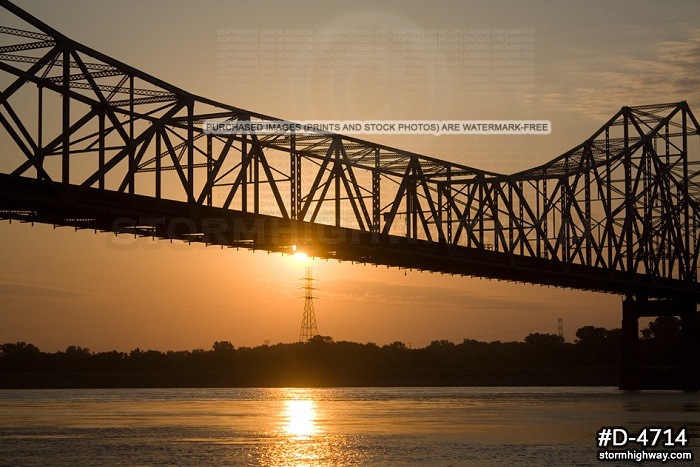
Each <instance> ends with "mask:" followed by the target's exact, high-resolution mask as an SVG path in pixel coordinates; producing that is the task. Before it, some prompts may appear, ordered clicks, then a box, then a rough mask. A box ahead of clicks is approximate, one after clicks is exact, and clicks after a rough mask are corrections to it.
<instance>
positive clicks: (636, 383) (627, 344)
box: [620, 296, 642, 389]
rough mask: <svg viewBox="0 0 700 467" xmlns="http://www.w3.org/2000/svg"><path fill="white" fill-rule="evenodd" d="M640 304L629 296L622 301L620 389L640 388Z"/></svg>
mask: <svg viewBox="0 0 700 467" xmlns="http://www.w3.org/2000/svg"><path fill="white" fill-rule="evenodd" d="M639 318H640V313H639V306H638V302H637V300H635V299H634V298H633V297H632V296H627V297H626V298H625V300H624V301H623V302H622V368H621V369H620V389H639V388H640V385H641V379H642V378H641V365H640V361H639Z"/></svg>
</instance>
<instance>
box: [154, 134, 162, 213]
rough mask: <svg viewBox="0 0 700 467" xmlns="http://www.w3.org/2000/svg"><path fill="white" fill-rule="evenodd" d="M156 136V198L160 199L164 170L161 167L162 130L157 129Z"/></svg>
mask: <svg viewBox="0 0 700 467" xmlns="http://www.w3.org/2000/svg"><path fill="white" fill-rule="evenodd" d="M155 138H156V199H160V198H161V197H162V186H161V182H162V177H163V170H162V168H161V160H162V157H161V154H162V152H161V151H162V149H161V144H160V142H161V136H160V131H156V134H155Z"/></svg>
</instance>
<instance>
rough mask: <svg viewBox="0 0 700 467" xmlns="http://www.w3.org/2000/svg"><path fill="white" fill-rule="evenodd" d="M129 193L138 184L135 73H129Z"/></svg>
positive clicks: (132, 191)
mask: <svg viewBox="0 0 700 467" xmlns="http://www.w3.org/2000/svg"><path fill="white" fill-rule="evenodd" d="M128 144H129V177H128V180H129V194H130V195H132V196H133V195H134V193H135V186H134V185H135V184H136V159H135V158H136V148H135V147H134V75H129V143H128Z"/></svg>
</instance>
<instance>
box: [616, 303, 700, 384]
mask: <svg viewBox="0 0 700 467" xmlns="http://www.w3.org/2000/svg"><path fill="white" fill-rule="evenodd" d="M658 316H679V317H680V318H681V349H680V355H678V357H677V358H676V359H673V361H669V362H667V367H666V368H663V369H653V370H652V369H648V368H643V367H642V365H641V361H640V350H639V347H640V344H639V318H642V317H658ZM698 323H699V320H698V312H697V306H696V304H695V302H694V301H692V300H687V299H680V298H679V299H670V300H648V299H647V298H646V297H633V296H631V295H630V296H627V297H626V298H625V300H624V301H623V302H622V368H621V369H620V389H686V390H696V389H700V329H699V327H698Z"/></svg>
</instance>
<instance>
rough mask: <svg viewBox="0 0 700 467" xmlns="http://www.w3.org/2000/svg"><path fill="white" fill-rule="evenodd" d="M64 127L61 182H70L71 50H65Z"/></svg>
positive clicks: (65, 185)
mask: <svg viewBox="0 0 700 467" xmlns="http://www.w3.org/2000/svg"><path fill="white" fill-rule="evenodd" d="M61 93H62V118H61V122H62V128H61V132H62V133H61V139H62V141H61V144H62V148H61V182H62V183H63V186H64V187H68V184H69V183H70V52H69V51H68V50H65V51H64V52H63V89H62V90H61Z"/></svg>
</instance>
